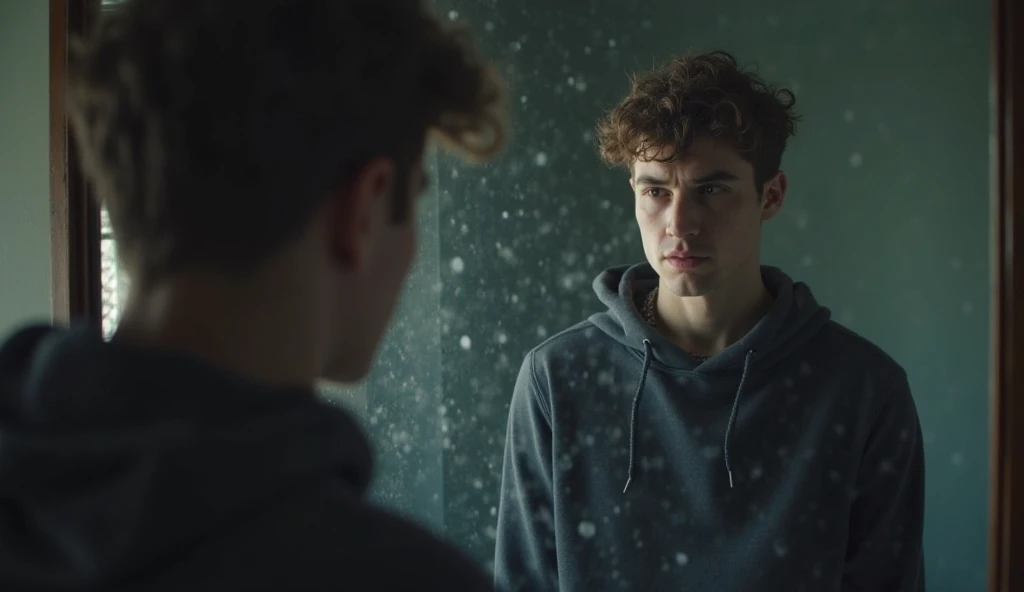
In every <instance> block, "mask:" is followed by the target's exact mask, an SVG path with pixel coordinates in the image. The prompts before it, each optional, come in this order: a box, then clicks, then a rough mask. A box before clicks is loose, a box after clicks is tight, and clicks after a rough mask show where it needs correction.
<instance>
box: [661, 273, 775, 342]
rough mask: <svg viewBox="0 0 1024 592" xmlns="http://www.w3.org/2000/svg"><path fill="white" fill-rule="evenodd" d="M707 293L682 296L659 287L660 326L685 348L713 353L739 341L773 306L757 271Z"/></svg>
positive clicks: (670, 337)
mask: <svg viewBox="0 0 1024 592" xmlns="http://www.w3.org/2000/svg"><path fill="white" fill-rule="evenodd" d="M737 279H738V281H735V282H732V283H730V284H729V285H724V286H722V287H720V288H719V289H718V290H715V291H714V292H711V293H710V294H706V295H704V296H692V297H679V296H676V295H675V294H672V293H671V292H670V291H668V290H663V289H659V290H658V297H657V303H656V306H657V310H658V314H657V319H658V328H659V330H660V331H662V332H663V333H664V334H665V336H666V337H668V338H669V340H671V341H672V342H673V343H675V344H676V345H678V346H679V347H680V348H682V349H683V350H684V351H686V352H687V353H690V354H694V355H698V356H713V355H716V354H718V353H719V352H721V351H722V350H724V349H725V348H727V347H729V346H730V345H732V344H733V343H735V342H737V341H739V340H740V339H741V338H742V337H743V336H744V335H746V334H747V333H748V332H750V330H751V329H752V328H753V327H754V325H756V324H757V322H758V321H759V320H761V317H763V316H764V315H765V313H766V312H767V311H768V308H769V307H770V306H771V302H772V298H771V294H769V292H768V290H767V288H765V285H764V282H763V280H762V279H761V273H760V268H758V269H757V273H756V274H748V276H747V277H745V278H742V279H740V278H737Z"/></svg>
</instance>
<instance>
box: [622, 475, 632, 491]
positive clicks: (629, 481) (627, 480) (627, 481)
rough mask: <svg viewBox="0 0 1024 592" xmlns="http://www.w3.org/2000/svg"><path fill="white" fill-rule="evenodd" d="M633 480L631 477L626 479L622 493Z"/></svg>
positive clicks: (627, 489)
mask: <svg viewBox="0 0 1024 592" xmlns="http://www.w3.org/2000/svg"><path fill="white" fill-rule="evenodd" d="M632 482H633V478H632V477H630V478H629V479H626V486H625V487H623V488H622V493H626V492H627V491H629V484H630V483H632Z"/></svg>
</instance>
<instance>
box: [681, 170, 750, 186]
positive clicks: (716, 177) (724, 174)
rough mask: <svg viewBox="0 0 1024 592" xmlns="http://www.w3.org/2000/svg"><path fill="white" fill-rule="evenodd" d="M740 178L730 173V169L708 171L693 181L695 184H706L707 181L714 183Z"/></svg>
mask: <svg viewBox="0 0 1024 592" xmlns="http://www.w3.org/2000/svg"><path fill="white" fill-rule="evenodd" d="M739 180H740V178H739V177H737V176H736V175H734V174H732V173H730V172H729V171H715V172H713V173H708V174H707V175H701V176H700V177H697V178H696V179H694V180H693V181H692V184H693V185H704V184H705V183H714V182H715V181H739Z"/></svg>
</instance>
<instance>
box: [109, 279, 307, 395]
mask: <svg viewBox="0 0 1024 592" xmlns="http://www.w3.org/2000/svg"><path fill="white" fill-rule="evenodd" d="M265 288H268V287H267V286H260V285H259V282H256V283H252V282H247V283H246V284H245V285H244V286H242V285H239V286H232V285H229V284H227V283H225V282H223V281H220V280H219V278H218V279H210V278H208V277H203V276H199V275H196V276H193V277H182V278H177V279H175V280H174V281H172V282H167V283H165V284H162V285H160V286H158V287H154V288H151V289H145V290H137V291H136V290H133V292H132V295H131V297H130V298H129V301H128V305H127V306H126V308H125V313H124V316H123V317H122V319H121V322H120V324H119V326H118V329H117V332H116V333H115V335H114V340H115V341H117V342H123V343H127V344H132V345H140V346H145V347H154V348H159V349H166V350H170V351H177V352H181V353H184V354H187V355H191V356H194V357H196V358H199V359H202V360H204V361H206V362H208V363H210V364H212V365H214V366H216V367H218V368H221V369H223V370H226V371H228V372H231V373H233V374H236V375H238V376H241V377H243V378H247V379H249V380H251V381H253V382H255V383H258V384H263V385H266V386H271V387H311V386H312V385H313V383H314V381H315V378H316V375H317V365H318V363H320V362H321V360H319V359H318V357H319V356H317V355H316V352H314V351H312V350H311V347H310V340H309V338H308V336H307V335H303V331H306V330H307V328H304V327H303V326H302V325H303V318H301V317H302V315H301V314H300V315H298V316H296V315H291V317H292V318H289V314H288V311H297V310H301V305H302V303H299V302H290V301H285V300H287V295H286V294H285V293H284V292H282V291H280V290H272V289H265Z"/></svg>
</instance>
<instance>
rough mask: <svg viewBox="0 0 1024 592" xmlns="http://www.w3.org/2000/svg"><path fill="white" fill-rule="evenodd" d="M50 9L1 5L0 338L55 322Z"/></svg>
mask: <svg viewBox="0 0 1024 592" xmlns="http://www.w3.org/2000/svg"><path fill="white" fill-rule="evenodd" d="M49 34H50V4H49V2H45V1H42V0H5V1H4V2H2V3H0V81H2V82H0V87H2V88H3V90H2V91H0V334H6V333H8V332H9V331H11V330H12V329H13V328H14V327H16V326H19V325H21V324H23V323H25V322H26V321H28V320H32V321H40V320H42V321H45V320H47V319H49V318H50V311H51V304H50V152H49V140H50V111H49V104H50V101H49V96H50V78H49V73H50V69H49V65H50V45H49V39H50V37H49Z"/></svg>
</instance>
